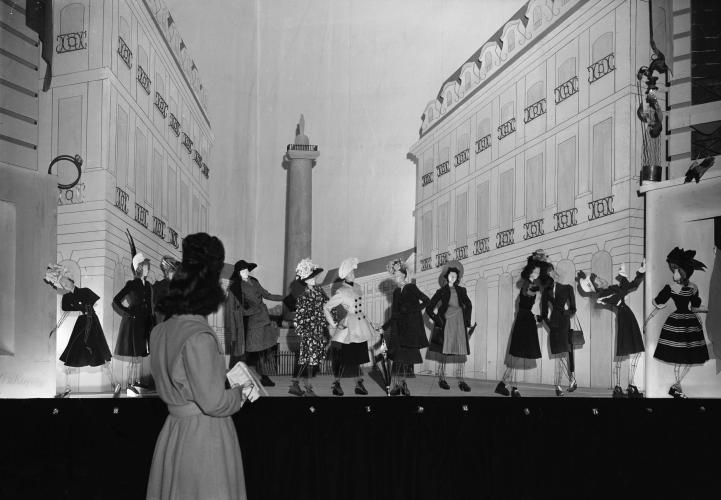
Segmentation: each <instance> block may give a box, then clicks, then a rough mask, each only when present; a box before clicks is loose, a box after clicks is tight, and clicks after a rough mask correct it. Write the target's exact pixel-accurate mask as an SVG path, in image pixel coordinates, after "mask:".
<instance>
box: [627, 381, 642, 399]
mask: <svg viewBox="0 0 721 500" xmlns="http://www.w3.org/2000/svg"><path fill="white" fill-rule="evenodd" d="M626 392H627V393H628V397H629V398H632V399H637V398H643V394H641V393H640V392H638V387H636V386H635V385H631V384H629V385H628V387H627V388H626Z"/></svg>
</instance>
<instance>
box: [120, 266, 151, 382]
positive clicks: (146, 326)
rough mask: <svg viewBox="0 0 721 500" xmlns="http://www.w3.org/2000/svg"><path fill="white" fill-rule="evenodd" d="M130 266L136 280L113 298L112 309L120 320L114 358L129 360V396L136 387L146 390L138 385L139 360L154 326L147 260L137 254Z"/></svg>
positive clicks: (129, 282) (142, 356)
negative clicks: (119, 357)
mask: <svg viewBox="0 0 721 500" xmlns="http://www.w3.org/2000/svg"><path fill="white" fill-rule="evenodd" d="M132 265H133V273H134V275H135V278H134V279H132V280H130V281H128V282H126V283H125V286H124V287H123V288H122V290H120V291H119V292H118V293H117V295H115V297H114V298H113V306H114V307H115V309H116V310H117V311H119V312H120V314H122V316H123V318H122V319H121V320H120V329H119V330H118V339H117V341H116V343H115V355H116V356H128V357H130V358H131V364H130V370H128V376H127V381H126V384H127V390H128V395H130V396H132V395H133V394H135V395H138V394H140V393H139V392H138V389H137V388H138V387H140V388H145V387H147V386H146V385H144V384H141V382H140V365H141V360H140V358H144V357H145V356H147V355H148V339H149V337H150V331H151V330H152V328H153V325H154V323H155V320H154V318H153V300H152V296H153V291H152V287H151V285H150V282H149V281H148V273H149V272H150V259H146V258H145V257H144V256H143V254H142V253H141V252H137V253H135V254H134V255H133V261H132ZM124 300H125V301H126V302H127V303H128V305H127V306H124V305H123V301H124Z"/></svg>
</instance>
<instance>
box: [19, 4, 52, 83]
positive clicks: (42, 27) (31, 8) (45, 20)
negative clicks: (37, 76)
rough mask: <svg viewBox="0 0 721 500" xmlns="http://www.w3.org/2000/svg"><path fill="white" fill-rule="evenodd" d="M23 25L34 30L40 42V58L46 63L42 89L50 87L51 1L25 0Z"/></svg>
mask: <svg viewBox="0 0 721 500" xmlns="http://www.w3.org/2000/svg"><path fill="white" fill-rule="evenodd" d="M25 25H26V26H27V27H28V28H30V29H31V30H33V31H34V32H36V33H37V34H38V36H39V37H40V43H41V44H42V58H43V61H45V63H46V64H47V66H46V69H45V79H44V81H43V91H44V92H47V90H48V89H49V88H50V80H51V79H52V74H53V72H52V65H53V2H52V0H25Z"/></svg>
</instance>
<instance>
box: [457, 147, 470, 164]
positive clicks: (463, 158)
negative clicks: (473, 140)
mask: <svg viewBox="0 0 721 500" xmlns="http://www.w3.org/2000/svg"><path fill="white" fill-rule="evenodd" d="M468 151H469V150H468V148H466V149H464V150H463V151H461V152H460V153H458V154H457V155H456V165H455V166H456V167H458V166H460V165H463V164H464V163H466V162H467V161H468Z"/></svg>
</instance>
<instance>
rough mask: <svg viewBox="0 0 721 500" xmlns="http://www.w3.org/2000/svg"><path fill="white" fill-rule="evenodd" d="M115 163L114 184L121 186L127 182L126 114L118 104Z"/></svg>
mask: <svg viewBox="0 0 721 500" xmlns="http://www.w3.org/2000/svg"><path fill="white" fill-rule="evenodd" d="M115 165H116V166H117V173H116V185H117V186H118V187H120V188H123V187H125V186H127V184H128V114H127V113H126V112H125V110H124V109H123V108H121V107H120V106H118V112H117V118H116V124H115Z"/></svg>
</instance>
